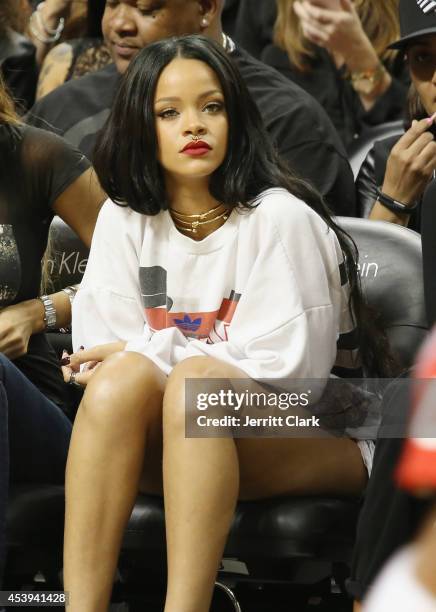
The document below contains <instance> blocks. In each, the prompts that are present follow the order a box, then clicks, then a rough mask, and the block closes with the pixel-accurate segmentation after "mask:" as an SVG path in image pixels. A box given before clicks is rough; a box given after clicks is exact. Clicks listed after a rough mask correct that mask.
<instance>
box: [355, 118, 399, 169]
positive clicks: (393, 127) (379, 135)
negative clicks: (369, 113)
mask: <svg viewBox="0 0 436 612" xmlns="http://www.w3.org/2000/svg"><path fill="white" fill-rule="evenodd" d="M403 132H404V123H403V121H390V122H389V123H381V124H380V125H375V126H373V127H368V128H366V129H365V130H363V132H362V133H361V134H360V135H359V137H358V138H356V139H355V140H354V141H353V142H352V144H351V145H350V147H349V150H348V161H349V162H350V166H351V169H352V171H353V175H354V178H355V179H356V177H357V175H358V174H359V170H360V167H361V165H362V164H363V162H364V160H365V157H366V156H367V154H368V152H369V151H370V149H371V148H372V146H373V144H374V143H375V142H376V141H377V140H382V139H383V138H388V137H389V136H396V135H397V134H398V135H399V134H402V133H403Z"/></svg>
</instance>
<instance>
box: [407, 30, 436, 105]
mask: <svg viewBox="0 0 436 612" xmlns="http://www.w3.org/2000/svg"><path fill="white" fill-rule="evenodd" d="M407 61H408V64H409V70H410V77H411V79H412V81H413V84H414V85H415V88H416V91H417V92H418V95H419V97H420V99H421V102H422V104H423V106H424V108H425V110H426V111H427V113H428V115H429V116H431V115H433V113H435V112H436V35H435V34H429V35H427V36H423V37H422V38H419V39H418V40H417V41H416V42H415V43H413V44H412V45H410V47H409V48H408V49H407Z"/></svg>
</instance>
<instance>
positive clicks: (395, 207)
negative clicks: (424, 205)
mask: <svg viewBox="0 0 436 612" xmlns="http://www.w3.org/2000/svg"><path fill="white" fill-rule="evenodd" d="M377 202H380V204H382V205H383V206H385V207H386V208H388V209H389V210H391V211H392V212H394V213H398V214H400V215H411V214H412V213H413V211H414V210H415V208H416V207H417V206H418V204H419V201H417V202H415V203H414V204H411V205H410V206H407V205H406V204H403V202H399V201H398V200H394V198H391V197H390V196H388V195H386V194H385V193H383V191H381V189H378V190H377Z"/></svg>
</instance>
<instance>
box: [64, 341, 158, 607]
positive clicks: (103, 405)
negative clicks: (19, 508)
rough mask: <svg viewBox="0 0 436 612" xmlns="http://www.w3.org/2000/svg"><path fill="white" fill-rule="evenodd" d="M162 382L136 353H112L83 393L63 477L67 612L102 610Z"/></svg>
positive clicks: (153, 430) (153, 434)
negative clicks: (64, 487) (68, 602)
mask: <svg viewBox="0 0 436 612" xmlns="http://www.w3.org/2000/svg"><path fill="white" fill-rule="evenodd" d="M165 383H166V378H165V376H164V375H163V374H162V373H161V372H160V371H159V370H158V368H157V367H156V366H155V365H154V364H153V363H152V362H151V361H149V360H148V359H146V358H145V357H143V356H142V355H139V354H136V353H119V354H116V355H113V356H112V357H111V358H109V359H107V361H105V362H104V363H103V365H102V366H101V367H100V369H99V370H98V371H97V372H96V373H95V376H94V377H93V378H92V379H91V381H90V383H89V385H88V387H87V389H86V392H85V395H84V398H83V401H82V403H81V405H80V408H79V411H78V414H77V417H76V421H75V424H74V428H73V435H72V439H71V446H70V451H69V455H68V463H67V473H66V519H65V542H64V579H65V590H66V591H68V592H69V593H70V606H69V611H70V612H104V611H106V610H107V607H108V603H109V598H110V593H111V589H112V582H113V577H114V573H115V569H116V564H117V560H118V554H119V548H120V545H121V538H122V534H123V531H124V527H125V524H126V522H127V521H128V518H129V516H130V512H131V509H132V506H133V504H134V502H135V498H136V495H137V491H138V483H139V480H140V476H141V471H142V466H143V462H144V451H145V447H146V446H147V450H150V453H149V454H150V455H151V454H153V448H152V447H153V446H157V447H160V448H161V422H162V420H161V414H162V397H163V392H164V387H165ZM160 448H159V451H160ZM147 458H148V457H147ZM158 465H159V467H158V468H156V469H157V471H160V462H158Z"/></svg>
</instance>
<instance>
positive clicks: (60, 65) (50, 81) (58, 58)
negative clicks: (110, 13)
mask: <svg viewBox="0 0 436 612" xmlns="http://www.w3.org/2000/svg"><path fill="white" fill-rule="evenodd" d="M104 6H105V0H89V2H88V4H87V15H86V17H87V19H86V24H85V28H84V31H83V32H82V35H81V37H80V38H74V39H71V40H67V41H65V42H63V43H61V44H59V45H56V46H55V47H53V49H51V51H49V52H48V54H47V56H46V57H45V59H44V62H43V64H42V66H41V71H40V74H39V79H38V88H37V92H36V97H37V99H39V98H42V97H43V96H45V95H47V94H48V93H50V92H51V91H53V89H56V87H59V86H60V85H62V83H65V82H66V81H69V80H70V79H77V78H79V77H81V76H84V75H85V74H88V73H89V72H94V71H96V70H100V69H101V68H103V67H104V66H107V65H108V64H110V63H111V62H112V57H111V55H110V53H109V50H108V49H107V47H106V45H105V43H104V40H103V34H102V31H101V19H102V16H103V12H104Z"/></svg>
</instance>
